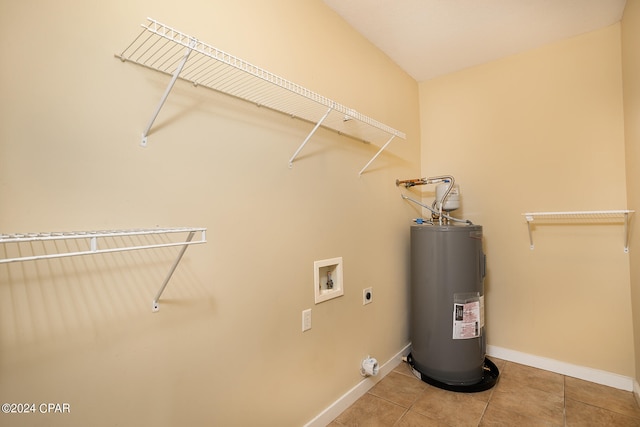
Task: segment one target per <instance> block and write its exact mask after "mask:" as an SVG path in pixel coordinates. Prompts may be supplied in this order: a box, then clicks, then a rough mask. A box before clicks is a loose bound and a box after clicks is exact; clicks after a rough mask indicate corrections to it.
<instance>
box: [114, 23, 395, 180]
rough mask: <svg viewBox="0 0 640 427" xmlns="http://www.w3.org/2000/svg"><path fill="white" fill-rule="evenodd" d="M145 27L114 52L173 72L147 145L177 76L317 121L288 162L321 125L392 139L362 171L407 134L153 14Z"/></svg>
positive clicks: (370, 137)
mask: <svg viewBox="0 0 640 427" xmlns="http://www.w3.org/2000/svg"><path fill="white" fill-rule="evenodd" d="M141 26H142V31H141V32H140V33H139V34H138V36H137V37H136V38H135V39H134V40H133V41H132V42H131V43H130V44H129V46H127V47H126V48H125V49H124V50H123V51H122V53H120V54H116V55H115V56H116V57H117V58H120V60H122V61H123V62H132V63H135V64H138V65H142V66H144V67H146V68H150V69H153V70H156V71H160V72H161V73H164V74H167V75H171V76H172V77H171V81H170V82H169V85H168V86H167V88H166V90H165V92H164V94H163V96H162V97H161V99H160V102H159V104H158V106H157V107H156V109H155V110H154V113H153V114H152V116H151V119H150V120H149V123H148V125H147V127H146V128H145V130H144V131H143V134H142V141H141V145H142V146H144V147H146V146H147V142H148V141H147V139H148V135H149V132H150V130H151V128H152V127H153V123H154V121H155V120H156V118H157V117H158V114H159V113H160V110H161V109H162V107H163V105H164V103H165V101H166V100H167V97H168V96H169V93H170V92H171V89H172V88H173V85H174V84H175V82H176V80H177V79H178V78H180V79H182V80H185V81H188V82H191V83H192V84H193V85H194V86H203V87H206V88H209V89H213V90H215V91H218V92H221V93H224V94H227V95H231V96H233V97H235V98H239V99H242V100H245V101H249V102H252V103H254V104H256V105H258V106H261V107H266V108H269V109H272V110H275V111H278V112H281V113H284V114H287V115H289V116H291V117H295V118H299V119H302V120H305V121H308V122H310V123H315V127H314V128H313V130H312V131H311V132H310V133H309V135H308V136H307V137H306V138H305V140H304V141H303V142H302V144H301V145H300V147H299V148H298V149H297V150H296V152H295V153H294V154H293V155H292V156H291V158H290V159H289V167H292V166H293V162H294V161H295V159H296V158H297V157H298V154H300V151H301V150H302V149H303V148H304V146H305V145H306V144H307V142H308V141H309V140H310V139H311V137H312V136H313V134H314V133H315V132H316V131H317V130H318V128H319V127H320V126H322V127H324V128H327V129H330V130H333V131H336V132H338V133H339V134H341V135H347V136H350V137H352V138H355V139H358V140H362V141H365V142H368V143H373V144H380V143H382V142H384V141H387V142H386V144H384V145H383V147H382V148H381V149H380V150H379V151H378V152H377V153H376V154H375V156H374V157H373V158H372V159H371V160H370V161H369V162H368V163H367V164H366V165H365V166H364V168H362V170H360V173H359V175H362V173H363V172H364V171H365V170H366V169H367V168H368V167H369V166H370V165H371V163H372V162H373V161H374V160H375V159H376V158H377V157H378V156H379V155H380V153H381V152H382V151H383V150H385V149H386V148H387V146H388V145H389V143H390V142H391V141H392V140H393V139H394V138H396V137H399V138H402V139H406V135H405V134H404V133H403V132H400V131H398V130H396V129H394V128H392V127H390V126H387V125H385V124H383V123H380V122H378V121H376V120H374V119H372V118H370V117H368V116H365V115H363V114H361V113H359V112H357V111H356V110H354V109H351V108H347V107H345V106H344V105H342V104H339V103H337V102H335V101H333V100H331V99H328V98H326V97H324V96H322V95H319V94H317V93H315V92H313V91H311V90H309V89H306V88H304V87H302V86H300V85H298V84H295V83H293V82H291V81H289V80H286V79H284V78H282V77H280V76H277V75H275V74H273V73H271V72H269V71H267V70H264V69H262V68H260V67H257V66H255V65H253V64H250V63H249V62H246V61H244V60H242V59H240V58H238V57H236V56H233V55H230V54H228V53H226V52H223V51H221V50H219V49H217V48H215V47H213V46H211V45H208V44H206V43H203V42H201V41H199V40H198V39H196V38H195V37H192V36H189V35H187V34H184V33H182V32H180V31H178V30H175V29H173V28H171V27H169V26H167V25H164V24H162V23H160V22H158V21H156V20H154V19H151V18H147V23H146V24H142V25H141ZM389 137H391V138H390V139H389Z"/></svg>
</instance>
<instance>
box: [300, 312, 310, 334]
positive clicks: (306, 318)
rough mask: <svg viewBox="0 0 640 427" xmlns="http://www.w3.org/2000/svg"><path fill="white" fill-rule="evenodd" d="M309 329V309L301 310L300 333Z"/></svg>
mask: <svg viewBox="0 0 640 427" xmlns="http://www.w3.org/2000/svg"><path fill="white" fill-rule="evenodd" d="M309 329H311V309H310V308H308V309H306V310H302V332H304V331H308V330H309Z"/></svg>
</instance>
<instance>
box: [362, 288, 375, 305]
mask: <svg viewBox="0 0 640 427" xmlns="http://www.w3.org/2000/svg"><path fill="white" fill-rule="evenodd" d="M371 301H373V288H366V289H363V290H362V305H367V304H369V303H371Z"/></svg>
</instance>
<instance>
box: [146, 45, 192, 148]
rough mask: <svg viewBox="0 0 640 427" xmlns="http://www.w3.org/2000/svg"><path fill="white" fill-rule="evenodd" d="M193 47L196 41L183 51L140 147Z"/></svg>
mask: <svg viewBox="0 0 640 427" xmlns="http://www.w3.org/2000/svg"><path fill="white" fill-rule="evenodd" d="M195 45H196V39H191V41H190V42H189V47H187V48H186V49H185V51H184V56H183V57H182V61H180V64H178V68H176V71H175V72H174V73H173V77H171V81H170V82H169V85H168V86H167V89H166V90H165V91H164V94H163V95H162V98H160V103H159V104H158V106H157V107H156V110H155V111H154V112H153V114H152V115H151V119H150V120H149V124H148V125H147V127H146V128H145V130H144V132H143V133H142V142H140V145H142V146H143V147H146V146H147V135H149V131H150V130H151V126H153V122H155V121H156V118H157V117H158V114H160V110H161V109H162V107H163V105H164V103H165V101H166V100H167V97H168V96H169V93H170V92H171V89H173V85H174V84H175V83H176V80H178V76H179V75H180V73H181V72H182V69H183V68H184V65H185V64H186V63H187V59H189V55H190V54H191V51H193V48H194V47H195Z"/></svg>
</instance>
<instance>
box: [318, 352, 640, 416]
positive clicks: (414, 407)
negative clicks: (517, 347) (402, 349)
mask: <svg viewBox="0 0 640 427" xmlns="http://www.w3.org/2000/svg"><path fill="white" fill-rule="evenodd" d="M492 360H493V361H494V362H495V363H496V365H497V366H498V368H499V369H500V377H499V380H498V383H497V384H496V385H495V386H494V387H493V388H491V389H489V390H487V391H483V392H480V393H455V392H451V391H446V390H442V389H439V388H437V387H433V386H431V385H429V384H427V383H425V382H422V381H420V380H418V379H417V378H416V377H415V376H413V374H412V373H411V368H410V367H409V365H408V364H406V363H401V364H400V365H399V366H398V367H397V368H396V369H395V370H393V371H392V372H391V373H389V374H388V375H387V376H386V377H384V378H383V379H382V380H381V381H380V382H378V383H377V384H376V385H375V386H374V387H373V388H371V390H369V392H368V393H366V394H365V395H364V396H362V397H361V398H360V399H359V400H357V401H356V402H355V403H354V404H353V405H351V406H350V407H349V408H347V409H346V410H345V411H344V412H343V413H342V414H340V415H339V416H338V417H337V418H336V419H335V420H333V422H331V424H329V426H330V427H339V426H395V427H413V426H420V427H428V426H438V427H440V426H442V427H444V426H453V427H462V426H598V427H599V426H640V407H639V406H638V404H637V403H636V401H635V399H634V396H633V393H631V392H627V391H622V390H618V389H615V388H611V387H606V386H602V385H598V384H594V383H590V382H587V381H583V380H579V379H575V378H571V377H567V376H564V375H561V374H556V373H553V372H549V371H544V370H541V369H536V368H531V367H528V366H524V365H519V364H517V363H512V362H506V361H503V360H498V359H495V358H492Z"/></svg>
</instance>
